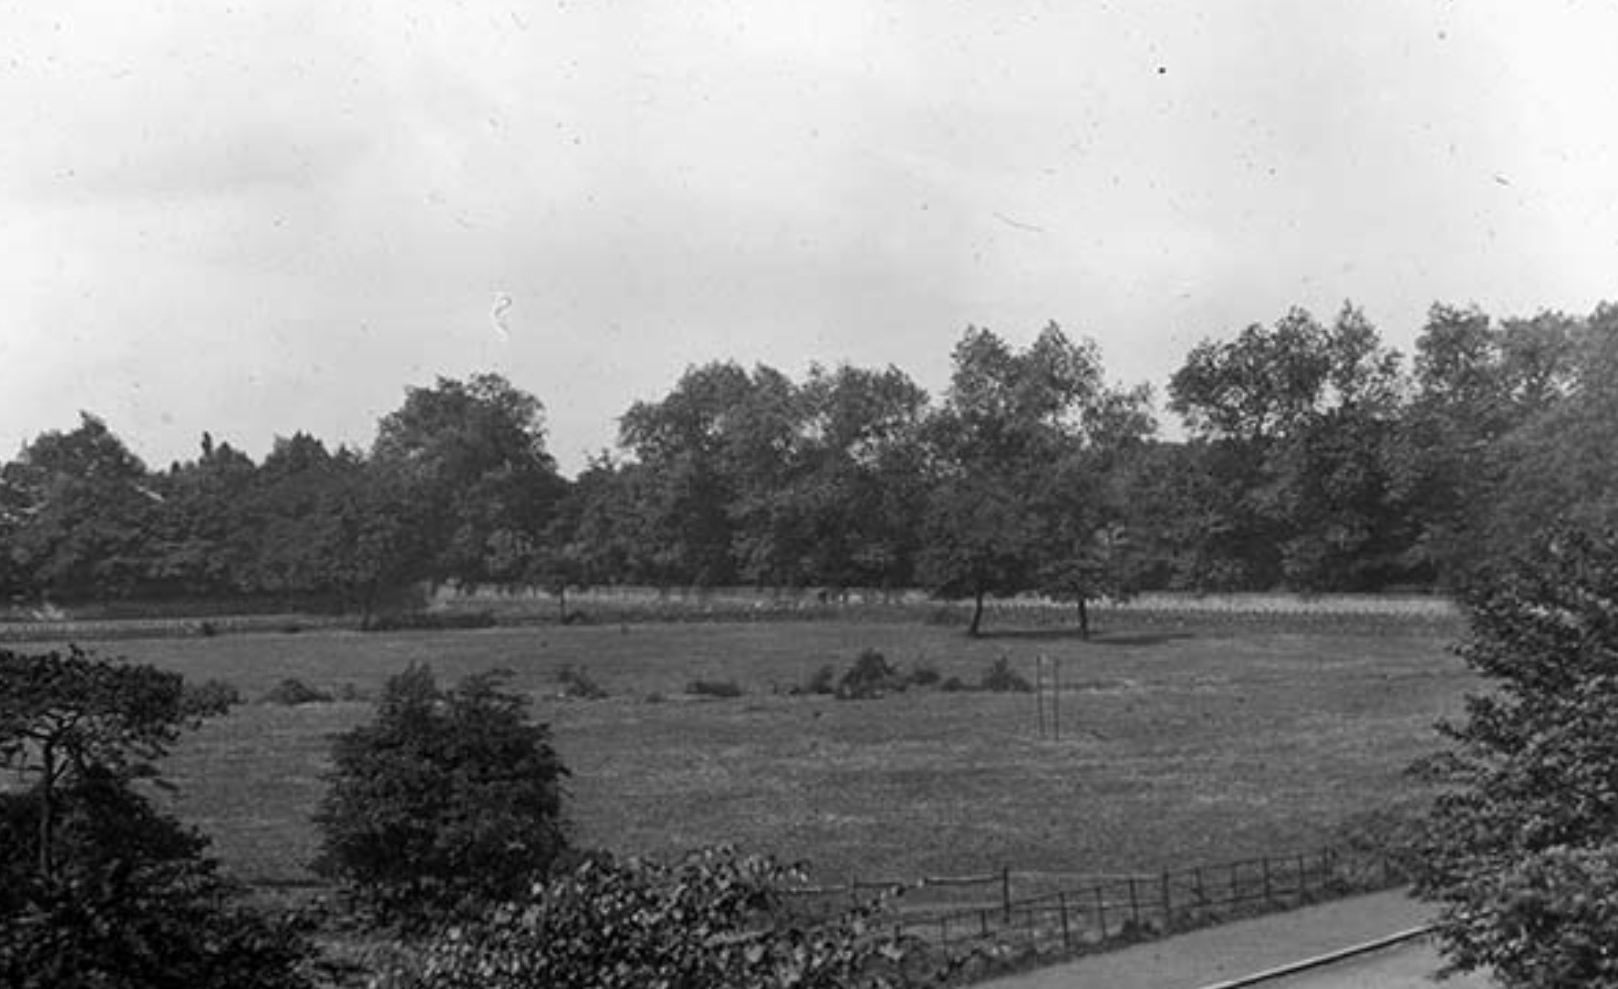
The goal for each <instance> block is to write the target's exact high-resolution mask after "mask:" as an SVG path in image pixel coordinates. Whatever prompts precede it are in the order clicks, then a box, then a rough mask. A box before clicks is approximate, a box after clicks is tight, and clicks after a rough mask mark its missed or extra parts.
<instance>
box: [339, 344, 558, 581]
mask: <svg viewBox="0 0 1618 989" xmlns="http://www.w3.org/2000/svg"><path fill="white" fill-rule="evenodd" d="M371 459H372V460H373V461H374V462H375V464H376V465H377V467H378V469H380V470H382V471H384V472H385V473H386V475H387V476H388V477H389V479H390V480H391V481H392V482H393V483H395V484H399V485H402V486H403V487H404V488H405V489H406V490H408V491H409V492H410V497H411V498H412V500H413V501H415V503H416V504H418V505H419V506H420V515H419V516H418V519H417V522H418V523H419V524H420V525H421V526H423V535H424V537H425V538H426V540H427V542H428V546H429V549H430V551H429V553H428V556H427V564H426V572H425V573H423V574H422V576H423V577H425V578H428V579H431V580H433V581H435V582H436V581H455V582H457V583H461V584H477V583H486V582H491V583H498V582H500V581H501V578H502V577H503V576H505V575H504V574H502V573H501V571H502V570H503V569H507V568H509V566H510V565H511V564H510V560H509V555H510V552H511V549H512V547H514V546H537V545H538V544H539V543H540V540H541V537H542V535H543V533H544V531H545V529H546V527H547V526H548V525H549V524H550V522H551V519H552V517H553V516H554V514H555V511H556V507H557V504H558V503H559V501H560V499H561V498H562V496H563V495H564V494H565V492H566V487H567V485H566V481H565V480H563V478H562V477H561V476H560V475H559V474H558V473H557V471H556V463H555V460H554V459H553V458H552V457H551V455H550V454H549V452H547V450H546V448H545V421H544V407H543V406H542V405H541V404H540V402H539V400H538V399H537V398H535V397H534V396H532V395H530V394H528V393H526V392H524V391H522V390H520V389H518V388H516V387H514V386H513V385H512V384H511V383H510V382H509V381H507V380H506V379H505V378H503V377H501V376H500V375H497V374H479V375H474V376H472V377H471V378H470V379H468V380H466V381H458V380H455V379H450V378H439V379H438V381H437V383H436V384H435V385H434V386H433V387H432V388H411V389H408V390H407V391H406V394H405V401H404V404H403V405H402V406H401V407H400V408H399V409H397V410H395V411H394V412H390V413H389V414H387V415H386V416H383V418H382V420H381V422H380V423H379V424H378V427H377V437H376V442H375V444H374V447H373V449H372V455H371Z"/></svg>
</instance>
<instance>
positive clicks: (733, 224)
mask: <svg viewBox="0 0 1618 989" xmlns="http://www.w3.org/2000/svg"><path fill="white" fill-rule="evenodd" d="M3 10H4V12H3V13H0V457H10V456H12V455H14V453H15V452H16V450H17V449H19V448H20V446H21V444H22V443H23V442H25V441H26V440H27V439H29V438H31V437H33V436H34V435H36V434H38V433H39V432H41V431H43V430H46V429H61V428H71V427H72V426H73V425H74V424H75V423H76V421H77V418H76V417H77V411H78V410H80V409H86V410H90V411H93V412H95V413H97V414H99V415H101V416H103V417H104V418H106V419H107V420H108V421H109V423H110V424H111V425H112V427H113V428H114V429H115V430H116V431H117V432H118V433H119V434H120V435H122V436H123V437H124V438H125V439H126V441H128V442H129V443H130V445H131V446H132V447H133V448H134V449H135V451H136V452H137V453H139V454H140V455H142V456H143V457H144V458H145V459H146V460H147V461H148V463H150V464H151V465H153V466H155V467H162V466H165V465H166V464H167V463H168V462H169V461H170V460H171V459H174V458H189V457H192V456H194V455H195V453H196V450H197V441H198V437H199V435H200V434H201V432H202V431H203V430H205V429H206V430H209V431H211V432H212V433H213V434H214V436H215V437H216V438H217V439H223V440H228V441H230V442H231V443H232V444H234V445H236V446H238V447H240V448H243V449H245V450H246V451H247V452H249V453H251V454H252V455H254V456H255V457H258V456H262V454H263V453H264V452H265V451H266V450H267V449H268V448H269V445H270V443H271V440H272V438H273V437H274V436H276V435H290V434H291V433H293V432H295V431H297V430H305V431H308V432H312V433H314V434H316V435H318V436H320V437H322V438H323V439H326V440H327V441H328V442H331V443H334V444H335V443H337V442H348V443H350V444H354V445H364V444H368V443H369V441H370V439H371V437H372V436H373V433H374V427H375V422H376V419H377V417H378V416H380V415H382V414H383V413H385V412H388V411H390V410H392V409H394V408H396V407H398V405H399V404H400V402H401V401H402V400H403V395H404V388H405V387H406V386H407V385H428V384H431V383H432V382H433V380H434V378H435V377H436V376H439V375H447V376H454V377H463V376H465V375H468V374H471V373H474V372H476V371H479V370H494V371H498V372H500V373H503V374H505V375H506V376H507V377H509V378H510V379H511V380H512V381H513V382H514V383H515V384H517V385H518V386H519V387H522V388H524V389H526V390H528V391H531V392H533V393H534V394H536V395H538V396H539V397H540V398H541V399H542V400H543V401H544V403H545V404H546V406H547V407H548V410H549V422H550V434H551V440H550V445H551V448H552V450H553V452H555V453H556V455H557V456H558V458H559V460H560V461H561V462H562V465H563V467H564V469H565V470H567V471H568V472H570V473H571V472H572V471H573V470H575V469H576V468H577V467H578V466H579V465H580V463H581V462H582V460H583V458H584V456H585V455H586V454H587V453H589V452H591V451H594V450H596V449H599V448H601V447H603V446H607V445H610V444H611V443H612V442H613V440H614V438H615V433H616V421H615V420H616V417H617V416H618V415H620V414H621V413H622V412H623V411H624V410H625V409H626V408H627V407H628V406H629V404H630V403H631V402H632V401H634V400H636V399H643V398H656V397H659V396H660V395H662V394H664V393H666V392H667V390H668V389H669V388H670V387H671V386H672V385H673V383H674V382H675V380H676V379H677V378H678V376H679V374H680V373H681V371H682V370H683V369H684V368H685V367H687V366H688V365H691V364H698V363H703V362H707V361H710V360H715V359H723V358H731V359H735V360H738V361H741V362H744V363H747V364H752V363H754V362H764V363H767V364H771V365H773V366H776V367H778V368H780V369H781V370H783V371H786V372H788V373H789V374H792V375H793V376H795V377H797V376H800V375H801V374H802V373H803V372H804V371H805V370H806V369H807V367H808V365H809V363H810V362H811V361H819V362H822V363H826V364H835V363H838V362H843V361H847V362H851V363H855V364H861V365H885V364H889V363H892V364H897V365H898V366H900V367H902V368H904V369H905V370H907V371H909V372H910V373H911V374H912V375H913V376H915V377H916V378H917V379H918V381H920V383H921V384H922V385H923V386H925V387H927V388H929V389H930V390H933V391H935V392H936V391H938V390H940V389H941V388H942V386H943V384H944V382H945V380H946V377H947V371H948V358H949V350H950V347H951V346H952V345H953V343H954V341H955V340H956V339H957V338H958V337H959V335H960V333H961V331H962V330H963V329H964V328H965V327H966V326H967V325H968V324H976V325H986V326H989V327H991V328H993V329H994V330H996V331H997V332H999V333H1000V334H1002V335H1003V336H1006V337H1008V338H1010V339H1012V340H1013V341H1015V342H1018V343H1023V342H1026V341H1027V340H1029V339H1031V337H1032V335H1033V334H1034V333H1035V332H1037V331H1038V329H1039V328H1040V327H1041V326H1043V325H1044V324H1045V323H1046V322H1047V321H1048V320H1053V319H1054V320H1056V321H1057V322H1059V323H1060V324H1061V325H1062V326H1063V327H1064V328H1065V329H1066V330H1067V331H1068V332H1069V333H1070V334H1073V335H1083V336H1089V337H1093V338H1094V339H1096V340H1097V341H1098V342H1099V343H1100V345H1101V348H1102V353H1103V355H1104V358H1105V360H1106V364H1107V368H1108V371H1109V374H1110V376H1111V377H1113V378H1114V379H1116V380H1118V381H1120V382H1124V383H1135V382H1139V381H1151V382H1152V383H1153V384H1154V385H1155V386H1156V387H1157V388H1158V391H1159V398H1160V400H1161V398H1162V386H1163V384H1164V382H1165V381H1166V380H1167V377H1168V375H1169V374H1170V373H1172V371H1173V370H1174V369H1175V368H1176V367H1177V366H1178V364H1179V362H1180V361H1181V360H1182V359H1183V357H1184V355H1185V353H1186V351H1187V350H1188V349H1189V348H1190V346H1191V345H1192V344H1194V343H1195V342H1196V341H1197V340H1199V339H1202V338H1204V337H1208V336H1222V335H1227V334H1231V333H1233V332H1235V331H1237V330H1239V329H1240V328H1241V327H1242V326H1244V325H1246V324H1248V323H1251V322H1265V323H1269V322H1272V321H1274V320H1275V319H1276V318H1277V317H1279V316H1280V315H1281V314H1282V313H1283V312H1284V311H1285V310H1286V308H1287V307H1288V306H1291V305H1295V304H1297V305H1304V306H1307V307H1309V308H1311V309H1313V310H1315V311H1316V313H1317V314H1318V315H1320V316H1322V317H1323V318H1325V317H1329V316H1330V315H1331V314H1333V313H1334V312H1335V310H1336V309H1337V307H1338V306H1339V305H1340V304H1341V303H1342V301H1343V300H1344V299H1345V298H1351V299H1353V300H1354V301H1355V302H1357V303H1358V304H1360V305H1361V306H1362V307H1363V308H1364V309H1365V310H1366V312H1367V314H1368V315H1369V316H1370V317H1371V319H1372V320H1373V321H1374V322H1375V323H1376V324H1377V325H1378V326H1379V327H1380V328H1381V329H1382V331H1383V333H1384V336H1385V337H1386V338H1387V339H1388V340H1389V342H1391V343H1392V344H1394V345H1395V346H1398V347H1400V348H1401V349H1406V350H1408V348H1409V346H1410V343H1411V341H1412V340H1413V339H1414V336H1415V333H1416V331H1417V330H1418V329H1419V327H1420V324H1421V321H1422V317H1423V314H1424V313H1425V311H1426V309H1427V307H1428V305H1429V304H1431V303H1432V302H1433V301H1435V300H1443V301H1448V302H1455V303H1468V302H1475V303H1477V304H1478V305H1480V306H1482V307H1483V308H1484V309H1485V310H1488V311H1489V312H1491V313H1493V314H1495V315H1512V314H1527V313H1530V312H1532V311H1534V310H1538V309H1541V308H1558V309H1563V310H1567V311H1572V312H1585V311H1588V310H1589V309H1590V308H1591V307H1592V306H1593V305H1594V304H1595V303H1596V302H1597V301H1598V300H1600V299H1602V298H1618V288H1615V287H1614V283H1613V277H1614V273H1615V272H1618V264H1615V263H1614V262H1615V260H1618V147H1615V144H1614V135H1618V126H1615V119H1618V118H1615V116H1614V114H1615V111H1618V59H1614V58H1613V57H1612V56H1611V46H1612V44H1613V39H1615V38H1618V13H1615V11H1618V5H1614V4H1611V3H1607V2H1600V3H1595V2H1592V3H1582V4H1580V3H1573V4H1564V3H1551V2H1546V3H1526V2H1523V3H1512V4H1491V3H1478V2H1465V3H1461V2H1446V3H1438V2H1427V3H1423V2H1414V3H1411V2H1397V3H1396V2H1382V3H1374V2H1363V0H1358V2H1336V3H1328V2H1313V0H1312V2H1308V3H1298V2H1292V0H1276V2H1267V3H1261V2H1223V3H1211V2H1207V0H1186V2H1177V3H1160V2H1131V3H1116V4H1097V3H1074V2H1054V3H1049V4H1043V3H1031V2H1020V0H1019V2H1013V0H985V2H982V3H977V4H970V5H968V4H955V3H947V2H944V0H914V2H902V3H880V2H864V3H857V2H845V0H831V2H827V0H816V2H804V0H792V2H779V3H777V2H761V0H745V2H735V3H703V2H696V0H669V2H661V0H648V2H639V3H632V2H624V3H607V2H599V0H598V2H589V3H586V2H579V3H556V4H546V5H543V6H540V5H535V4H530V3H509V4H508V3H494V2H482V0H467V2H463V3H450V2H445V0H434V2H423V3H411V2H400V0H386V2H381V3H375V4H367V3H357V2H356V3H342V4H333V3H327V2H313V3H307V4H305V3H297V2H288V0H274V2H263V3H252V2H243V3H235V4H233V5H225V4H199V3H177V2H161V0H148V2H144V3H139V4H133V3H121V2H114V0H107V2H102V3H69V2H62V0H53V2H50V3H29V4H7V5H5V6H4V8H3Z"/></svg>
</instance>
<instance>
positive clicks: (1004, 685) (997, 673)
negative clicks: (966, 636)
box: [979, 656, 1034, 694]
mask: <svg viewBox="0 0 1618 989" xmlns="http://www.w3.org/2000/svg"><path fill="white" fill-rule="evenodd" d="M979 686H980V687H981V688H982V689H984V690H988V691H992V692H994V693H997V694H1027V693H1032V692H1033V689H1034V685H1033V684H1031V683H1029V682H1028V679H1027V678H1026V677H1024V676H1023V675H1022V674H1021V673H1018V672H1017V671H1016V670H1014V669H1012V668H1011V660H1009V659H1007V658H1006V657H1005V656H1001V657H1000V658H999V659H997V660H995V661H994V665H992V666H990V667H989V668H988V669H987V670H985V671H984V673H983V679H982V680H980V681H979Z"/></svg>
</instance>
